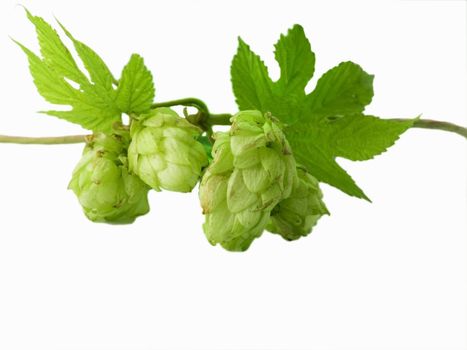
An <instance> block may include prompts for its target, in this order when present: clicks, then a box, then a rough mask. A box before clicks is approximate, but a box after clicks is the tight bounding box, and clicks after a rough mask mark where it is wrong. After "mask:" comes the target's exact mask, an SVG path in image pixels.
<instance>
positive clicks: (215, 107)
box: [0, 0, 467, 350]
mask: <svg viewBox="0 0 467 350" xmlns="http://www.w3.org/2000/svg"><path fill="white" fill-rule="evenodd" d="M16 3H17V1H16V0H15V1H11V0H2V1H1V2H0V53H1V60H0V99H1V113H0V134H11V135H31V136H33V135H35V136H45V135H66V134H76V133H82V132H84V130H82V129H81V128H80V127H78V126H75V125H72V124H69V123H66V122H64V121H62V120H58V119H55V118H53V117H47V116H44V115H40V114H38V113H36V111H39V110H44V109H47V108H49V107H50V106H49V105H48V104H47V103H46V102H45V101H44V100H43V99H42V98H41V97H40V96H39V95H38V93H37V92H36V90H35V87H34V85H33V83H32V80H31V77H30V75H29V71H28V68H27V61H26V59H25V57H24V55H23V53H22V52H20V50H19V49H18V47H16V46H15V45H14V44H13V43H12V41H11V40H10V38H9V36H11V37H13V38H15V39H17V40H20V41H21V42H22V43H24V44H26V45H27V46H29V47H31V48H33V49H34V50H37V43H36V40H35V34H34V31H33V28H32V25H31V24H30V23H29V22H28V21H27V19H26V18H25V15H24V11H23V10H22V8H21V7H19V6H17V4H16ZM22 4H24V5H26V6H27V7H28V8H29V9H30V10H31V11H32V12H33V13H35V14H38V15H41V16H43V17H45V18H46V19H47V20H49V21H53V20H54V16H56V17H58V18H59V19H60V21H62V22H63V23H64V24H65V25H66V26H67V27H68V29H69V30H70V31H71V32H72V33H73V34H74V35H75V36H76V37H77V38H79V39H80V40H82V41H84V42H86V43H87V44H89V45H90V46H91V47H93V48H95V49H96V50H97V51H98V52H99V53H100V54H101V56H102V57H103V58H104V59H105V60H106V62H108V64H109V66H110V67H111V69H112V70H113V72H114V73H115V75H117V76H118V75H119V73H120V70H121V68H122V67H123V65H124V64H125V63H126V61H127V60H128V58H129V56H130V54H131V53H133V52H138V53H140V54H141V55H143V56H144V58H145V62H146V64H147V66H148V67H150V69H151V70H152V72H153V74H154V79H155V84H156V100H157V101H164V100H168V99H174V98H180V97H186V96H196V97H199V98H202V99H204V100H205V101H206V102H207V103H208V105H209V107H210V108H211V110H212V111H214V112H235V108H236V107H235V104H234V99H233V95H232V93H231V85H230V79H229V66H230V62H231V58H232V56H233V54H234V53H235V50H236V45H237V36H238V35H241V36H242V38H243V39H244V40H245V41H247V42H248V43H249V44H250V45H251V46H252V48H253V49H254V50H255V51H256V52H257V53H258V54H260V55H261V56H262V57H263V58H264V60H265V61H266V63H267V64H268V66H269V68H270V71H271V74H272V75H273V77H275V78H277V77H278V68H277V66H276V63H275V62H274V58H273V44H274V43H275V42H276V40H277V39H278V37H279V35H280V33H285V32H286V31H287V29H288V28H289V27H291V26H292V25H293V24H294V23H300V24H302V25H303V27H304V28H305V32H306V34H307V35H308V37H309V39H310V41H311V45H312V48H313V50H314V52H315V53H316V56H317V61H316V73H315V80H313V82H311V83H310V86H309V87H308V89H312V88H313V86H314V84H315V82H316V78H317V77H319V76H320V75H321V74H322V73H323V72H325V71H326V70H327V69H329V68H331V67H333V66H335V65H336V64H338V63H339V62H341V61H344V60H352V61H354V62H357V63H359V64H360V65H361V66H362V67H363V68H364V69H365V70H366V71H368V72H369V73H371V74H374V75H375V84H374V86H375V97H374V99H373V102H372V104H371V106H369V107H368V109H367V111H368V113H371V114H374V115H378V116H382V117H414V116H417V115H419V114H421V113H422V114H423V116H424V117H426V118H435V119H439V120H444V121H450V122H454V123H458V124H463V125H466V124H467V120H466V119H467V118H466V114H467V108H466V94H467V89H466V81H467V79H466V77H467V75H466V62H467V57H466V42H467V41H466V2H464V1H387V2H385V1H383V2H377V1H372V2H353V1H347V2H334V1H332V2H331V1H329V2H325V1H323V2H311V1H294V0H288V1H264V2H262V1H188V0H187V1H181V0H173V1H136V0H133V1H96V0H92V1H88V0H81V1H59V0H56V1H52V0H50V1H49V0H47V1H37V0H35V1H32V0H31V1H26V0H25V1H23V2H22ZM81 150H82V145H65V146H63V145H62V146H24V145H7V144H0V159H1V172H0V349H2V350H3V349H5V350H16V349H31V350H34V349H47V350H54V349H64V350H71V349H96V350H101V349H118V350H123V349H135V350H140V349H445V350H454V349H466V348H467V232H466V231H467V230H466V212H467V210H466V209H467V207H466V194H467V189H466V179H467V176H466V159H467V152H466V141H465V140H464V139H462V138H461V137H460V136H457V135H454V134H449V133H444V132H440V131H430V130H420V129H417V130H409V131H408V132H407V133H406V134H405V135H403V136H402V138H401V139H400V141H398V142H397V144H396V145H395V146H394V147H392V148H391V149H390V150H389V151H388V152H387V153H384V154H383V155H381V156H379V157H377V158H376V159H374V160H371V161H368V162H358V163H352V162H350V161H344V160H339V162H340V164H342V165H343V166H344V167H345V169H347V170H348V171H349V173H350V174H351V175H352V176H353V178H354V179H355V180H356V181H357V183H358V184H360V186H361V187H362V188H363V189H364V190H365V192H366V193H367V194H368V195H369V197H370V198H371V199H372V200H373V203H372V204H370V203H368V202H365V201H362V200H358V199H355V198H350V197H348V196H346V195H345V194H343V193H341V192H339V191H338V190H336V189H334V188H331V187H329V186H327V185H323V186H322V187H323V191H324V198H325V201H326V203H327V205H328V208H329V210H330V211H331V213H332V215H331V216H330V217H324V218H323V219H322V220H321V221H320V222H319V224H318V226H317V227H316V228H315V230H314V232H313V233H312V234H311V235H310V236H308V237H307V238H304V239H300V240H298V241H296V242H292V243H288V242H286V241H284V240H283V239H281V238H280V237H279V236H276V235H271V234H267V233H265V234H264V235H263V237H261V238H260V239H259V240H257V241H256V242H255V243H254V244H253V245H252V247H251V248H250V250H248V251H247V252H246V253H243V254H238V253H237V254H236V253H229V252H226V251H224V250H223V249H221V248H219V247H212V246H211V245H210V244H209V243H208V242H207V240H206V239H205V237H204V234H203V232H202V230H201V224H202V221H203V217H202V215H201V210H200V207H199V203H198V198H197V189H195V190H194V191H193V193H190V194H179V193H171V192H162V193H156V192H152V193H151V194H150V201H151V207H152V210H151V212H150V213H149V214H148V215H147V216H145V217H142V218H140V219H138V220H137V221H136V223H135V224H133V225H130V226H110V225H104V224H94V223H91V222H89V221H87V220H86V218H85V217H84V215H83V214H82V212H81V208H80V206H79V204H78V202H77V200H76V198H75V196H74V194H73V193H72V192H71V191H68V190H67V189H66V188H67V184H68V181H69V179H70V175H71V172H72V170H73V168H74V165H75V164H76V162H77V161H78V159H79V157H80V153H81Z"/></svg>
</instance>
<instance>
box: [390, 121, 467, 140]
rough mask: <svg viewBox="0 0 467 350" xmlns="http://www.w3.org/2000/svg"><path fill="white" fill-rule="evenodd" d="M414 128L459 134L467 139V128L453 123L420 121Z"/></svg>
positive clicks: (416, 122)
mask: <svg viewBox="0 0 467 350" xmlns="http://www.w3.org/2000/svg"><path fill="white" fill-rule="evenodd" d="M392 120H397V121H404V120H406V119H392ZM412 128H421V129H435V130H443V131H448V132H453V133H455V134H458V135H461V136H464V137H465V138H467V128H464V127H462V126H460V125H456V124H453V123H448V122H442V121H439V120H433V119H418V120H416V121H415V123H414V124H413V126H412Z"/></svg>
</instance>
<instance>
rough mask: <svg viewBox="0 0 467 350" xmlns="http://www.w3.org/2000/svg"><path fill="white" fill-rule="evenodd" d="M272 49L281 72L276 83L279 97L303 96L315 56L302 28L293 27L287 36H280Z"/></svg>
mask: <svg viewBox="0 0 467 350" xmlns="http://www.w3.org/2000/svg"><path fill="white" fill-rule="evenodd" d="M274 47H275V51H274V55H275V58H276V61H277V63H279V67H280V71H281V75H280V78H279V80H278V81H277V82H276V86H277V88H278V90H279V91H280V95H287V94H291V93H292V94H300V95H302V94H305V92H304V89H305V86H306V85H307V84H308V81H309V80H310V79H311V78H312V77H313V73H314V71H315V54H314V53H313V51H311V46H310V42H309V41H308V39H307V38H306V36H305V32H304V31H303V27H302V26H300V25H298V24H296V25H294V26H293V27H292V28H291V29H289V31H288V32H287V35H283V34H281V36H280V39H279V41H278V42H277V43H276V45H274Z"/></svg>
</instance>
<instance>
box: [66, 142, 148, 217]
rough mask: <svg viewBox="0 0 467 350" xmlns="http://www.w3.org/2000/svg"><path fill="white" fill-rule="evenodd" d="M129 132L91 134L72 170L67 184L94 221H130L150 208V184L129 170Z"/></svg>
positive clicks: (86, 213)
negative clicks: (127, 152)
mask: <svg viewBox="0 0 467 350" xmlns="http://www.w3.org/2000/svg"><path fill="white" fill-rule="evenodd" d="M127 144H128V135H125V134H119V135H116V134H113V135H111V136H107V135H105V134H103V133H98V134H95V135H93V136H92V137H91V138H90V140H89V142H88V144H87V145H86V146H85V148H84V151H83V156H82V157H81V160H80V161H79V163H78V165H77V166H76V168H75V170H74V171H73V175H72V178H71V181H70V183H69V185H68V188H69V189H71V190H73V192H74V193H75V194H76V196H77V197H78V200H79V202H80V204H81V206H82V207H83V210H84V213H85V215H86V216H87V217H88V218H89V219H90V220H91V221H95V222H107V223H113V224H129V223H132V222H133V221H134V220H135V219H136V218H137V217H138V216H140V215H144V214H146V213H147V212H148V211H149V204H148V200H147V193H148V190H149V187H148V186H147V185H146V184H145V183H143V182H142V181H141V180H140V179H139V178H138V177H137V176H135V175H132V174H130V173H129V172H128V168H127V160H126V147H127Z"/></svg>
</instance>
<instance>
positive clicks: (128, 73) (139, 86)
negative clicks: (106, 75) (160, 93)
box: [116, 54, 155, 113]
mask: <svg viewBox="0 0 467 350" xmlns="http://www.w3.org/2000/svg"><path fill="white" fill-rule="evenodd" d="M154 93H155V90H154V84H153V80H152V74H151V72H150V71H149V70H148V69H147V68H146V66H145V65H144V61H143V58H142V57H141V56H139V55H137V54H133V55H131V57H130V61H129V62H128V63H127V65H126V66H125V67H124V68H123V71H122V77H121V79H120V81H119V83H118V89H117V99H116V103H117V106H118V107H119V108H120V110H121V111H123V112H125V113H145V112H147V111H148V110H149V109H150V108H151V105H152V102H153V100H154Z"/></svg>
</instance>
